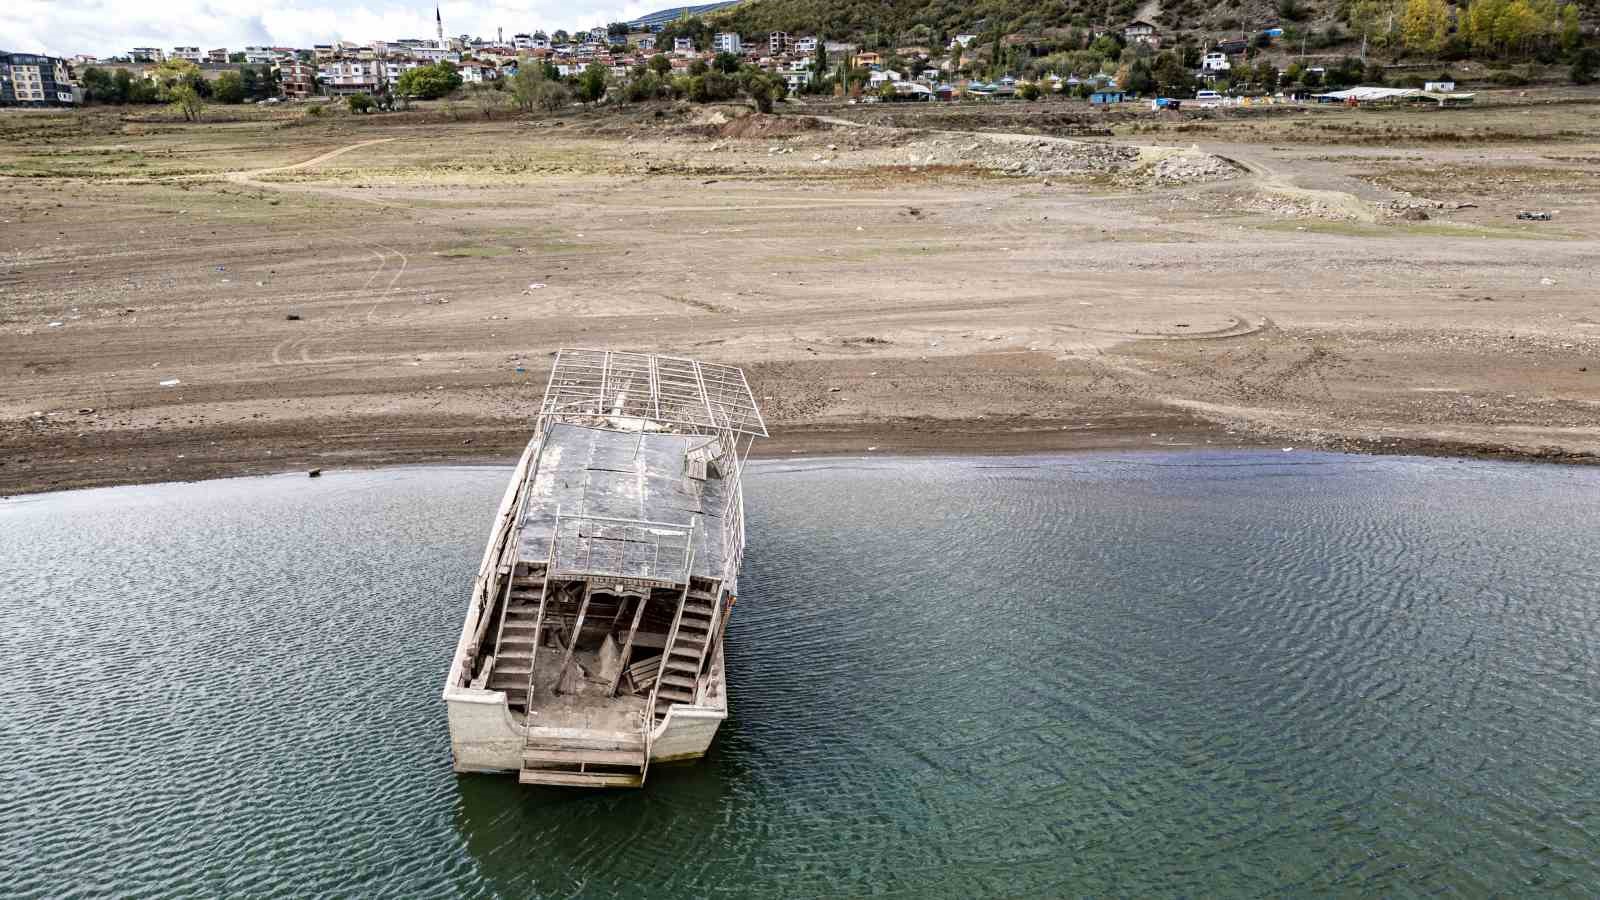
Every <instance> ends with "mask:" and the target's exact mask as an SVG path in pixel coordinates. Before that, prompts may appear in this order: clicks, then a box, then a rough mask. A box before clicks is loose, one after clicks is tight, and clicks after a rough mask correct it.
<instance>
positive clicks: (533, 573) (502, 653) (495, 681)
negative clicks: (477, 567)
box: [488, 563, 545, 713]
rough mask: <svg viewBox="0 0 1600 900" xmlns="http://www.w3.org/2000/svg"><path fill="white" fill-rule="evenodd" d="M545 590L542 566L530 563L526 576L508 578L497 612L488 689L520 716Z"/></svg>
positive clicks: (538, 629)
mask: <svg viewBox="0 0 1600 900" xmlns="http://www.w3.org/2000/svg"><path fill="white" fill-rule="evenodd" d="M544 591H545V584H544V566H543V565H541V564H537V563H536V564H534V565H532V566H530V567H529V574H526V575H520V576H516V577H513V578H511V579H509V582H508V584H507V592H506V602H505V605H504V607H503V608H502V610H501V619H500V635H499V639H498V641H497V642H496V644H495V651H494V668H493V669H492V670H491V671H490V673H489V685H488V687H489V689H490V690H492V691H503V692H505V695H506V703H507V705H509V706H510V707H512V708H513V709H516V710H519V711H521V712H523V713H526V712H527V711H528V681H529V679H530V677H531V676H532V674H533V657H534V652H535V650H536V649H537V647H538V644H539V639H540V634H539V632H540V630H541V629H540V625H541V620H542V616H541V615H540V606H541V604H542V601H543V597H544Z"/></svg>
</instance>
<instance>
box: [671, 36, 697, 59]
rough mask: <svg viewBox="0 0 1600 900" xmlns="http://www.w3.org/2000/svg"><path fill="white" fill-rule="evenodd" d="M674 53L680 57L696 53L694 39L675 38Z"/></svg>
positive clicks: (673, 41) (673, 43) (673, 40)
mask: <svg viewBox="0 0 1600 900" xmlns="http://www.w3.org/2000/svg"><path fill="white" fill-rule="evenodd" d="M672 52H673V53H677V54H680V55H682V54H692V53H694V38H686V37H681V38H673V39H672Z"/></svg>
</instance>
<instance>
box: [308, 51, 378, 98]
mask: <svg viewBox="0 0 1600 900" xmlns="http://www.w3.org/2000/svg"><path fill="white" fill-rule="evenodd" d="M385 66H386V63H381V62H378V61H376V60H368V59H333V60H329V61H327V62H325V63H323V64H322V65H321V66H320V67H319V68H318V69H317V79H318V80H319V81H321V82H322V89H323V90H324V91H325V92H327V93H328V94H331V95H332V96H335V97H344V96H348V95H350V94H374V93H377V92H378V90H379V89H380V88H381V87H382V86H384V85H386V84H388V78H387V72H386V70H385Z"/></svg>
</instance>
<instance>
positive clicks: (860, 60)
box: [856, 50, 883, 66]
mask: <svg viewBox="0 0 1600 900" xmlns="http://www.w3.org/2000/svg"><path fill="white" fill-rule="evenodd" d="M882 63H883V57H882V56H880V55H879V54H877V53H876V52H874V51H871V50H868V51H866V52H864V53H857V54H856V65H858V66H876V65H881V64H882Z"/></svg>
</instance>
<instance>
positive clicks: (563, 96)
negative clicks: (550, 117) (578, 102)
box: [538, 78, 572, 113]
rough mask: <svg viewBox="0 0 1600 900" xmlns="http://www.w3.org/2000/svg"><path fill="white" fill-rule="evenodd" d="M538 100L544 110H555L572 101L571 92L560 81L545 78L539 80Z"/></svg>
mask: <svg viewBox="0 0 1600 900" xmlns="http://www.w3.org/2000/svg"><path fill="white" fill-rule="evenodd" d="M538 102H539V108H540V109H543V110H544V111H545V112H552V113H553V112H557V111H559V110H560V109H561V108H562V107H565V106H566V105H567V104H569V103H571V102H572V92H571V91H569V90H567V86H566V85H564V84H562V83H561V82H560V81H557V80H555V79H553V78H546V79H544V80H542V81H540V82H539V89H538Z"/></svg>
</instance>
